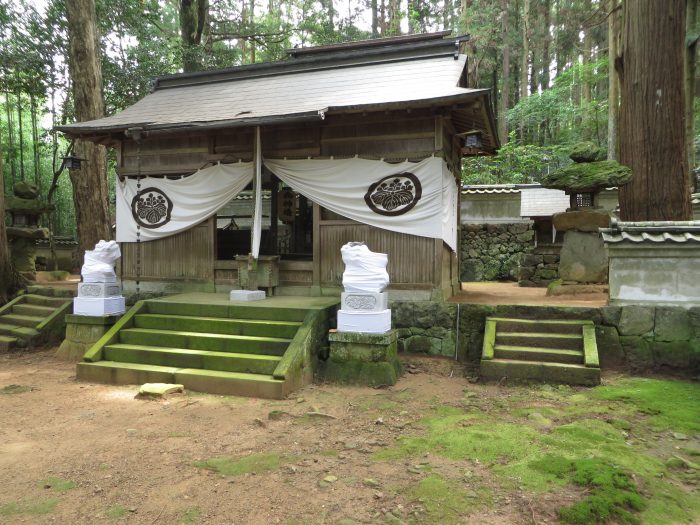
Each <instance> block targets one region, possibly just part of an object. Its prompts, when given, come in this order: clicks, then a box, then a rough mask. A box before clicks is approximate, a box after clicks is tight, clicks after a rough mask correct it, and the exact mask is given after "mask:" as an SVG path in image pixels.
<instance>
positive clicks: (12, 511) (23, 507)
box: [0, 498, 58, 518]
mask: <svg viewBox="0 0 700 525" xmlns="http://www.w3.org/2000/svg"><path fill="white" fill-rule="evenodd" d="M56 505H58V499H57V498H48V499H41V500H35V501H32V502H28V501H12V502H10V503H5V504H3V505H0V517H5V518H11V517H13V516H22V515H25V514H28V515H30V516H40V515H42V514H49V513H51V512H53V510H54V509H55V508H56Z"/></svg>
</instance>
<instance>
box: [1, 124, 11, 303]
mask: <svg viewBox="0 0 700 525" xmlns="http://www.w3.org/2000/svg"><path fill="white" fill-rule="evenodd" d="M2 156H3V152H2V126H0V305H2V304H4V303H5V302H6V301H7V299H8V296H9V292H10V288H11V287H12V267H11V266H10V246H9V244H8V243H7V231H6V230H5V177H4V175H3V171H4V166H3V159H2Z"/></svg>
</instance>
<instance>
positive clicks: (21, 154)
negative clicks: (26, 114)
mask: <svg viewBox="0 0 700 525" xmlns="http://www.w3.org/2000/svg"><path fill="white" fill-rule="evenodd" d="M17 126H18V127H17V135H18V137H19V173H20V178H21V179H22V180H24V129H23V128H24V127H23V126H22V93H20V92H19V91H17Z"/></svg>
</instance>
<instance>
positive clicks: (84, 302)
mask: <svg viewBox="0 0 700 525" xmlns="http://www.w3.org/2000/svg"><path fill="white" fill-rule="evenodd" d="M119 257H121V251H120V250H119V245H118V244H117V243H116V242H114V241H109V242H108V241H100V242H98V243H97V245H96V246H95V249H94V250H89V251H86V252H85V264H83V267H82V269H81V272H80V273H81V275H82V278H83V281H82V282H81V283H80V284H79V285H78V297H76V298H75V299H73V313H74V314H75V315H88V316H112V315H121V314H123V313H124V312H125V311H126V304H125V301H124V296H123V295H122V294H121V286H119V284H118V283H117V275H116V274H115V273H114V265H115V263H116V262H117V259H119Z"/></svg>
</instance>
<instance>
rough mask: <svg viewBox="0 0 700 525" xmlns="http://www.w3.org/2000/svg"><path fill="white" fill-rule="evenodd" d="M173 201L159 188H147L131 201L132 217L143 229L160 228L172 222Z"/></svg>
mask: <svg viewBox="0 0 700 525" xmlns="http://www.w3.org/2000/svg"><path fill="white" fill-rule="evenodd" d="M172 211H173V201H171V200H170V198H169V197H168V196H167V195H166V194H165V193H163V191H162V190H159V189H158V188H146V189H145V190H143V191H141V192H139V193H137V194H136V195H135V196H134V198H133V199H132V200H131V215H132V216H133V217H134V220H135V221H136V223H137V224H139V225H141V226H142V227H143V228H151V229H155V228H160V227H161V226H164V225H166V224H168V223H169V222H170V214H171V213H172Z"/></svg>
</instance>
